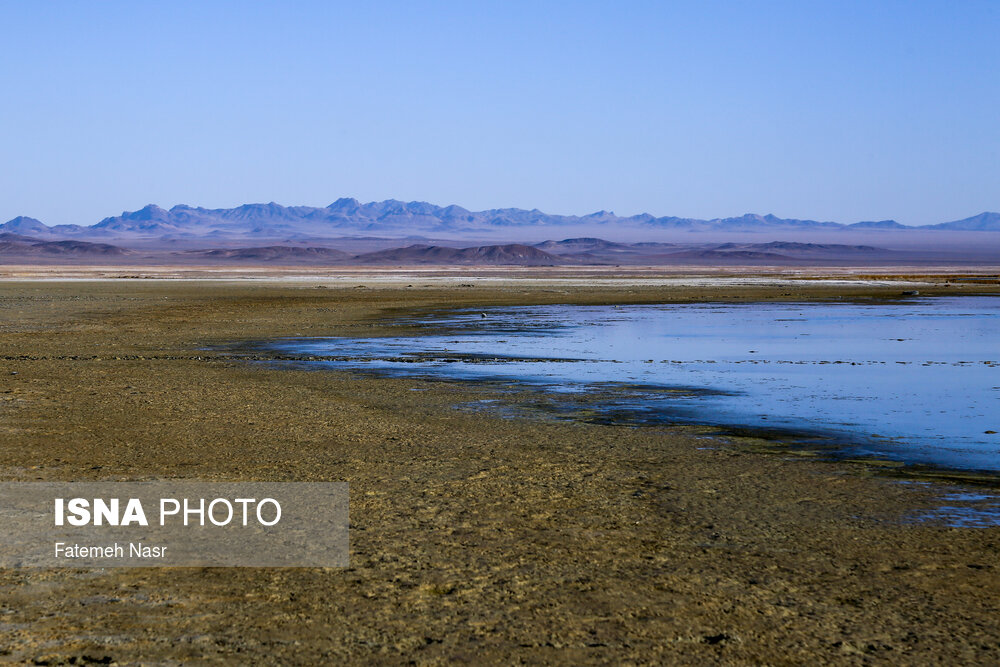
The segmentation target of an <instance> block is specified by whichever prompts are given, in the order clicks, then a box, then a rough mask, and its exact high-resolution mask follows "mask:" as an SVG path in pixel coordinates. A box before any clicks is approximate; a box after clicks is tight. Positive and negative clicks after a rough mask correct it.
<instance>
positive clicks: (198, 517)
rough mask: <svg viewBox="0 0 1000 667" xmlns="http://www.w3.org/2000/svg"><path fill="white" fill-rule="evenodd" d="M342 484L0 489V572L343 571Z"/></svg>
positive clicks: (11, 485)
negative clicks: (92, 569) (166, 568)
mask: <svg viewBox="0 0 1000 667" xmlns="http://www.w3.org/2000/svg"><path fill="white" fill-rule="evenodd" d="M347 564H348V489H347V484H346V483H343V482H195V481H187V480H183V481H171V480H162V481H155V482H0V567H8V568H9V567H151V566H152V567H157V566H170V567H178V566H184V567H186V566H197V567H346V566H347Z"/></svg>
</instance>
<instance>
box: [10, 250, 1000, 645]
mask: <svg viewBox="0 0 1000 667" xmlns="http://www.w3.org/2000/svg"><path fill="white" fill-rule="evenodd" d="M879 271H882V273H880V272H879ZM892 271H893V273H892V275H887V274H885V273H884V270H872V271H865V270H863V269H857V268H854V269H851V268H844V269H837V270H835V271H834V270H827V271H825V273H819V272H812V273H810V272H808V271H789V270H781V271H776V272H773V273H768V272H767V271H765V270H762V269H760V268H759V267H758V268H755V269H754V271H753V274H752V275H748V274H747V273H746V272H738V271H727V270H724V269H712V270H706V271H702V272H697V271H695V270H693V269H692V268H691V267H685V268H684V270H683V271H675V272H665V271H662V270H655V271H654V270H646V271H644V270H640V269H634V270H632V269H630V270H622V269H618V270H613V269H611V268H604V269H598V268H589V269H586V270H573V269H570V268H559V269H550V270H549V269H522V270H504V269H492V270H491V269H476V270H474V271H473V270H470V269H462V270H444V269H442V270H433V269H427V268H424V269H420V270H413V271H405V270H398V269H385V270H375V269H370V268H369V269H364V270H361V269H359V270H358V271H356V272H351V271H350V270H347V269H338V270H337V272H336V274H330V273H328V272H326V273H325V272H323V271H322V270H320V269H302V268H295V269H289V270H288V271H287V272H282V271H280V270H275V269H273V268H269V269H267V270H262V271H260V272H258V273H254V272H253V271H248V270H247V269H245V268H240V270H239V272H238V273H235V272H233V273H219V272H218V271H217V270H214V269H204V270H199V269H197V268H190V267H189V268H184V269H183V270H181V269H167V268H163V269H156V270H152V269H142V268H137V269H135V270H123V269H122V267H105V268H101V267H74V268H73V269H72V271H70V270H69V269H67V268H66V267H61V268H59V269H53V270H51V271H48V270H46V269H44V268H40V267H11V266H7V267H2V271H0V475H2V480H3V481H35V480H45V481H71V480H79V481H97V480H102V481H109V480H151V479H161V478H170V479H191V480H216V481H251V480H252V481H346V482H348V483H349V484H350V515H351V531H350V539H351V550H350V566H349V567H347V568H328V569H308V568H288V569H265V568H132V569H129V568H119V569H114V568H108V569H72V568H62V569H32V568H25V569H5V570H2V571H0V660H2V661H10V662H21V663H34V664H50V665H56V664H88V663H95V664H101V663H104V664H122V665H125V664H167V665H169V664H179V663H185V662H195V663H201V664H214V663H218V664H330V663H348V664H354V663H359V664H360V663H363V664H418V665H424V664H426V665H433V664H446V663H447V664H453V663H459V664H461V663H466V664H484V663H500V664H519V663H526V664H573V665H577V664H665V663H666V664H693V665H700V664H706V663H723V664H816V663H835V664H875V663H885V664H913V665H923V664H947V665H952V664H996V663H998V662H1000V624H998V623H997V620H996V619H997V618H998V613H1000V569H998V568H1000V564H998V562H997V554H998V548H1000V528H998V527H980V528H954V527H949V526H948V525H945V524H944V523H941V522H935V521H916V520H913V518H912V517H914V516H915V515H916V514H917V513H919V512H920V511H921V510H924V509H930V508H934V507H937V506H938V505H940V497H941V495H942V494H944V493H947V492H949V491H951V490H954V489H963V488H968V485H969V484H972V483H976V484H987V485H992V484H993V481H992V480H991V479H988V478H972V479H962V476H961V475H949V474H946V473H944V474H939V475H935V474H926V475H923V476H921V477H919V481H920V482H921V483H905V482H907V478H906V476H905V475H902V476H900V474H899V473H898V471H893V474H886V470H884V469H883V466H881V465H880V464H879V462H878V461H829V460H821V457H815V456H809V455H808V452H797V451H794V450H790V449H783V448H782V447H780V443H773V442H761V441H758V440H757V439H754V438H752V437H744V438H738V437H729V436H720V435H717V434H712V433H711V432H707V431H704V430H699V429H697V428H692V427H657V428H633V427H629V426H625V425H615V424H592V423H582V422H576V421H567V420H555V419H546V418H543V417H538V418H530V419H529V418H524V419H509V418H502V417H501V416H498V415H497V414H494V413H491V412H489V411H474V410H467V409H460V408H461V406H463V405H467V404H469V403H470V402H473V401H480V400H483V399H486V398H491V397H492V396H491V391H493V390H492V389H491V388H490V387H489V386H474V385H470V384H463V383H460V382H434V381H429V380H423V379H414V378H391V377H376V376H371V375H365V374H358V373H352V372H348V371H335V370H322V371H319V370H315V369H307V368H294V367H287V366H282V367H277V366H275V365H272V364H268V363H267V359H266V358H259V359H256V360H254V361H251V360H248V359H247V358H245V355H244V356H241V355H240V354H239V353H238V351H239V350H240V349H241V345H249V344H251V343H253V342H256V341H261V340H268V339H271V338H278V337H293V336H338V335H344V336H352V337H358V336H379V335H386V334H388V333H392V334H393V335H399V334H400V333H406V331H405V328H401V327H400V326H399V325H398V324H394V322H395V321H396V320H397V319H398V318H400V317H403V316H407V317H419V315H420V313H423V312H431V311H436V310H440V309H446V308H458V307H461V308H465V307H473V308H485V307H489V306H497V305H529V304H552V303H566V304H617V303H622V304H625V303H676V302H702V301H720V302H729V301H740V302H753V301H767V300H794V301H807V300H808V301H824V300H843V299H854V300H864V301H871V302H876V303H877V302H880V301H891V300H894V299H898V298H899V297H900V295H901V293H902V292H903V291H911V290H919V292H920V294H921V295H927V296H934V295H944V294H950V295H953V294H997V293H1000V285H998V284H997V278H996V275H995V273H992V274H990V273H982V274H971V273H969V272H968V268H967V267H966V268H963V269H962V271H963V272H964V273H963V274H962V275H958V274H957V273H951V272H949V271H947V270H942V271H938V272H934V273H927V272H923V273H919V272H909V273H907V272H906V271H905V269H901V268H898V267H897V268H893V269H892ZM67 276H68V277H70V278H72V279H70V280H68V279H67ZM258 356H259V355H258ZM498 398H500V399H501V400H503V399H504V397H502V396H500V397H498ZM977 488H979V487H977Z"/></svg>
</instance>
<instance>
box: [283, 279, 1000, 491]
mask: <svg viewBox="0 0 1000 667" xmlns="http://www.w3.org/2000/svg"><path fill="white" fill-rule="evenodd" d="M408 324H410V325H417V326H419V327H420V328H421V329H423V330H424V331H426V335H418V336H408V337H398V338H391V337H390V338H368V339H354V338H311V339H295V340H283V341H278V342H276V343H275V344H274V346H273V347H275V348H277V349H280V350H282V351H285V352H295V353H299V354H308V355H333V356H337V357H338V358H339V359H341V360H339V361H324V362H317V363H324V364H329V365H331V366H334V367H347V368H355V369H367V370H375V371H377V372H386V373H397V374H407V375H419V376H437V377H446V378H454V379H466V380H491V381H495V380H501V381H504V380H510V381H516V382H517V383H518V386H520V387H524V386H530V387H535V388H537V389H538V390H540V391H543V392H545V393H546V395H548V396H550V397H551V396H556V397H559V396H563V397H565V398H566V399H567V400H569V399H571V398H572V400H573V401H576V403H577V404H579V402H580V400H581V399H580V397H581V396H583V397H587V396H591V395H592V396H593V397H594V399H593V401H592V402H591V403H590V404H588V407H589V408H591V409H592V410H597V411H601V410H604V411H605V413H606V416H607V419H608V420H611V421H623V422H626V423H698V424H711V425H717V426H725V427H739V428H744V427H749V428H753V429H766V430H768V431H772V432H777V433H782V432H787V433H788V434H789V437H792V438H793V439H794V437H798V436H803V434H812V435H813V436H815V437H818V438H820V439H822V440H824V441H827V442H830V443H836V447H837V448H838V449H839V451H841V452H842V453H844V454H846V455H851V456H863V455H874V456H880V457H885V458H890V459H896V460H900V461H906V462H908V463H925V464H930V465H937V466H946V467H955V468H968V469H981V470H993V471H997V470H1000V435H998V434H995V433H989V431H1000V297H964V298H957V297H956V298H937V299H912V300H908V301H907V302H905V303H895V304H871V305H863V304H856V303H835V304H830V303H822V304H816V303H792V304H788V303H752V304H690V305H688V304H679V305H643V306H622V307H611V306H596V307H591V306H531V307H517V308H496V309H490V310H487V311H485V312H482V311H450V312H448V313H445V314H440V315H432V316H428V317H426V318H422V319H420V320H417V321H410V322H408Z"/></svg>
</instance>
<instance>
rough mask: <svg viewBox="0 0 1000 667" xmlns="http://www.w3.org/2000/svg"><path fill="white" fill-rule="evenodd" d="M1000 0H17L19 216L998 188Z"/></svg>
mask: <svg viewBox="0 0 1000 667" xmlns="http://www.w3.org/2000/svg"><path fill="white" fill-rule="evenodd" d="M998 35H1000V2H975V1H963V2H944V1H942V2H921V1H918V0H910V1H900V2H873V1H865V2H850V1H833V0H831V1H829V2H811V1H802V0H795V1H791V2H728V3H727V2H718V3H716V2H704V1H702V2H666V1H662V0H661V1H658V2H622V1H619V2H583V1H578V2H569V1H565V2H544V1H539V0H531V1H529V2H516V1H505V2H469V1H464V2H454V3H451V2H428V3H424V2H416V1H408V2H399V3H395V2H370V3H369V2H345V3H335V2H319V1H317V2H306V1H301V2H294V1H288V2H259V3H257V2H248V1H241V2H232V3H226V2H180V1H177V2H160V3H152V2H14V1H8V0H0V37H2V40H0V93H2V100H0V158H2V159H0V221H3V220H7V219H9V218H11V217H14V216H15V215H19V214H23V215H31V216H33V217H37V218H39V219H41V220H42V221H43V222H46V223H48V224H59V223H78V224H92V223H94V222H97V221H98V220H99V219H101V218H103V217H105V216H108V215H114V214H117V213H120V212H121V211H122V210H124V209H127V210H134V209H137V208H140V207H141V206H143V205H145V204H147V203H150V202H152V203H157V204H160V205H161V206H165V207H169V206H172V205H174V204H177V203H187V204H191V205H201V206H208V207H224V206H234V205H238V204H241V203H246V202H266V201H271V200H273V201H277V202H279V203H282V204H305V205H313V206H325V205H326V204H329V203H330V202H332V201H333V200H335V199H337V198H338V197H341V196H350V197H356V198H358V199H361V200H364V201H369V200H381V199H389V198H395V199H404V200H412V199H417V200H423V201H430V202H432V203H435V204H441V205H446V204H451V203H456V204H460V205H462V206H465V207H466V208H470V209H477V210H478V209H483V208H493V207H503V206H516V207H522V208H540V209H542V210H544V211H547V212H550V213H567V214H574V213H576V214H584V213H589V212H592V211H595V210H598V209H607V210H613V211H615V212H616V213H618V214H619V215H630V214H634V213H639V212H644V211H645V212H650V213H653V214H654V215H679V216H691V217H703V218H710V217H724V216H730V215H739V214H742V213H746V212H755V213H774V214H776V215H780V216H783V217H808V218H814V219H821V220H834V221H838V222H855V221H858V220H877V219H884V218H895V219H897V220H899V221H900V222H903V223H906V224H924V223H931V222H941V221H945V220H954V219H957V218H963V217H966V216H969V215H972V214H975V213H979V212H981V211H984V210H998V209H1000V47H998Z"/></svg>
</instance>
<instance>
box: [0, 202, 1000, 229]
mask: <svg viewBox="0 0 1000 667" xmlns="http://www.w3.org/2000/svg"><path fill="white" fill-rule="evenodd" d="M570 227H587V228H596V229H608V228H612V227H613V228H616V229H629V230H648V231H663V230H680V231H692V232H697V231H760V230H781V229H789V230H803V231H809V230H828V231H837V230H866V229H867V230H880V231H899V232H906V231H910V230H950V231H1000V213H996V212H990V211H985V212H983V213H979V214H977V215H974V216H970V217H968V218H963V219H961V220H953V221H950V222H942V223H937V224H931V225H921V226H906V225H902V224H900V223H898V222H896V221H895V220H881V221H862V222H856V223H850V224H845V223H838V222H828V221H818V220H809V219H799V218H780V217H778V216H776V215H773V214H770V213H769V214H766V215H760V214H756V213H746V214H744V215H741V216H734V217H728V218H711V219H700V218H683V217H676V216H662V217H654V216H653V215H651V214H649V213H642V214H639V215H633V216H627V217H623V216H617V215H615V214H614V213H613V212H610V211H596V212H594V213H590V214H588V215H583V216H576V215H557V214H548V213H543V212H542V211H539V210H538V209H530V210H528V209H519V208H499V209H487V210H483V211H470V210H468V209H465V208H463V207H461V206H457V205H454V204H452V205H449V206H444V207H442V206H437V205H435V204H429V203H427V202H418V201H411V202H404V201H400V200H396V199H387V200H384V201H380V202H368V203H365V204H363V203H361V202H359V201H358V200H357V199H353V198H346V197H342V198H340V199H337V200H336V201H334V202H333V203H331V204H330V205H329V206H326V207H311V206H283V205H281V204H277V203H275V202H273V201H272V202H268V203H257V204H242V205H240V206H236V207H233V208H217V209H207V208H203V207H193V206H189V205H187V204H177V205H175V206H173V207H171V208H170V209H164V208H161V207H160V206H157V205H156V204H148V205H146V206H144V207H142V208H140V209H138V210H136V211H123V212H122V213H121V214H120V215H117V216H110V217H106V218H104V219H103V220H101V221H99V222H97V223H95V224H92V225H89V226H83V225H55V226H52V227H49V226H48V225H45V224H44V223H43V222H41V221H39V220H37V219H35V218H30V217H26V216H18V217H16V218H14V219H12V220H10V221H8V222H6V223H4V224H2V225H0V232H12V233H17V234H30V235H33V236H46V237H51V236H61V237H64V238H69V237H74V238H89V237H95V238H103V239H111V238H162V239H184V238H187V239H196V238H200V237H206V236H214V237H241V238H300V239H301V238H323V237H327V238H329V237H334V236H342V235H345V234H358V233H367V234H370V233H378V234H414V233H421V234H437V235H447V234H464V235H470V234H476V233H490V232H498V231H518V230H532V231H538V230H542V229H548V228H551V229H552V230H553V231H555V230H556V229H559V228H570Z"/></svg>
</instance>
